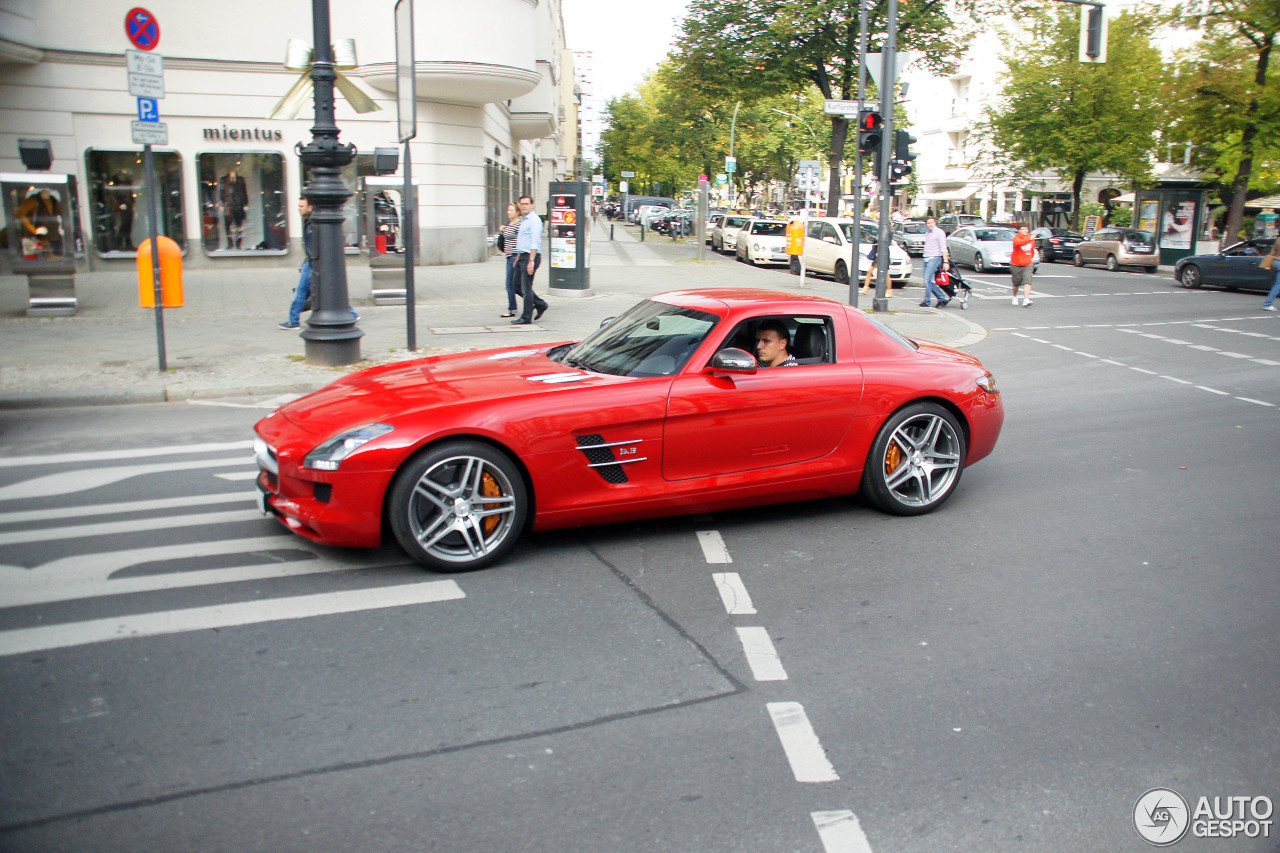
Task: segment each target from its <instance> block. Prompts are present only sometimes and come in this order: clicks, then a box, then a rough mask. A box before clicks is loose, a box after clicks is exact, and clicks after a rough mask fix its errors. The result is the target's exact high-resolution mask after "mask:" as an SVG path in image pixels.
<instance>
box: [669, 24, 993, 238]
mask: <svg viewBox="0 0 1280 853" xmlns="http://www.w3.org/2000/svg"><path fill="white" fill-rule="evenodd" d="M987 2H988V0H954V2H951V3H948V4H946V5H945V6H944V4H943V3H941V2H939V0H925V2H903V3H902V4H901V6H900V9H899V22H898V47H899V49H900V50H910V51H914V52H918V53H919V54H921V55H922V57H923V58H922V61H923V62H924V63H925V64H926V65H927V66H928V67H930V68H931V69H933V70H935V71H938V72H944V71H947V70H949V69H950V68H951V67H953V61H954V56H955V54H956V53H957V52H958V51H961V50H962V49H963V46H964V42H965V38H964V35H963V32H962V27H961V25H960V24H959V23H958V18H957V17H956V16H957V15H961V14H964V13H966V12H971V11H973V10H975V9H977V8H978V7H979V6H980V5H981V4H984V3H987ZM858 3H859V0H752V1H751V2H748V3H726V2H724V0H691V2H690V3H689V11H688V15H687V17H686V18H685V21H684V24H683V28H682V33H681V36H680V38H679V42H678V51H677V54H676V56H675V61H676V66H677V67H678V69H679V72H680V73H681V74H683V75H686V76H687V77H688V78H689V79H691V80H696V81H698V85H699V86H700V87H701V89H702V92H703V95H704V97H708V98H712V99H717V100H719V101H720V102H721V103H729V104H732V103H733V102H734V101H737V100H746V101H748V102H754V101H756V100H757V99H759V98H765V97H773V96H779V95H790V94H796V93H800V92H803V91H804V90H805V89H806V88H810V87H812V88H813V89H816V90H817V92H818V93H819V94H821V96H822V98H824V99H840V100H853V99H855V98H857V89H858ZM869 9H870V11H869V19H868V21H869V22H868V45H869V46H868V50H869V51H871V52H875V51H878V50H879V49H880V48H881V46H882V45H883V43H884V34H885V32H886V9H887V4H886V2H885V0H877V2H875V3H874V4H873V5H871V6H870V7H869ZM830 125H831V134H830V146H831V147H830V152H829V155H828V162H829V164H830V167H831V182H830V188H829V192H828V199H829V208H828V210H829V212H830V213H833V214H834V213H835V211H836V207H837V205H838V202H839V187H840V185H839V176H840V165H841V163H842V162H843V160H844V150H845V144H846V141H847V139H848V135H849V121H848V119H846V118H844V117H843V116H831V117H830Z"/></svg>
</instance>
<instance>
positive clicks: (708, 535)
mask: <svg viewBox="0 0 1280 853" xmlns="http://www.w3.org/2000/svg"><path fill="white" fill-rule="evenodd" d="M698 544H699V545H701V546H702V556H703V557H705V558H706V560H707V562H708V563H732V562H733V557H731V556H729V549H728V548H727V547H726V546H725V544H724V539H723V538H722V537H721V536H720V531H718V530H699V531H698Z"/></svg>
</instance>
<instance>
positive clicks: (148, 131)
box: [129, 121, 169, 145]
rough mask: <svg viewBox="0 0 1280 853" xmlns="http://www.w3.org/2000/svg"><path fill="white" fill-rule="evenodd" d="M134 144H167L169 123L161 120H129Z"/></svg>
mask: <svg viewBox="0 0 1280 853" xmlns="http://www.w3.org/2000/svg"><path fill="white" fill-rule="evenodd" d="M129 129H130V130H132V131H133V144H134V145H168V144H169V125H167V124H165V123H164V122H162V121H131V122H129Z"/></svg>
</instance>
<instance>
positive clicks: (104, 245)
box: [84, 148, 187, 258]
mask: <svg viewBox="0 0 1280 853" xmlns="http://www.w3.org/2000/svg"><path fill="white" fill-rule="evenodd" d="M152 157H153V158H154V160H155V172H156V184H157V188H158V192H157V196H156V203H157V206H158V210H159V214H160V223H159V229H158V230H159V232H160V233H161V234H163V235H164V236H166V237H169V238H171V239H172V240H173V241H174V242H176V243H177V244H178V246H180V247H181V248H182V250H183V251H184V252H185V251H186V250H187V231H186V227H185V225H184V223H183V218H182V157H181V156H179V155H178V154H177V153H176V152H173V151H155V152H153V153H152ZM84 163H85V173H86V174H87V175H88V177H89V187H88V190H89V192H88V196H89V226H90V230H91V231H92V232H93V248H94V250H95V251H96V252H97V253H98V254H99V255H101V256H102V257H106V258H110V257H133V256H134V254H135V253H136V252H137V249H138V244H139V243H141V242H142V241H144V240H146V239H147V238H148V237H149V236H150V233H151V229H150V228H149V227H148V225H147V216H148V211H147V195H146V190H145V185H146V176H147V174H146V165H145V163H144V161H143V154H142V152H141V151H101V150H95V149H92V148H90V149H89V150H88V151H87V152H85V155H84Z"/></svg>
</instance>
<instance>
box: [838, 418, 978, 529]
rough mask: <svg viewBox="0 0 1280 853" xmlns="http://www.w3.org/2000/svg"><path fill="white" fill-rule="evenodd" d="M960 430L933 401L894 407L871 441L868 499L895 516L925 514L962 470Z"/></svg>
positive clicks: (866, 480) (864, 486) (865, 491)
mask: <svg viewBox="0 0 1280 853" xmlns="http://www.w3.org/2000/svg"><path fill="white" fill-rule="evenodd" d="M964 458H965V443H964V433H963V431H961V429H960V424H959V422H958V421H957V420H956V418H955V416H954V415H952V414H951V413H950V412H948V411H947V410H946V409H944V408H942V407H941V406H939V405H937V404H936V403H913V404H912V405H910V406H907V407H906V408H904V409H901V410H899V411H898V412H895V413H894V414H893V416H892V417H890V418H889V420H887V421H885V423H884V426H882V427H880V432H879V433H877V434H876V440H875V442H874V443H872V445H871V452H870V454H868V456H867V467H866V470H864V471H863V473H862V491H863V494H864V495H865V497H866V498H867V500H869V501H870V502H871V503H872V504H874V505H875V506H877V507H879V508H880V509H881V510H883V511H885V512H888V513H892V514H894V515H923V514H924V513H927V512H930V511H932V510H934V509H937V508H938V507H939V506H941V505H942V504H943V502H944V501H946V500H947V498H949V497H950V496H951V493H952V492H953V491H955V488H956V484H957V483H959V482H960V474H961V472H962V471H963V470H964Z"/></svg>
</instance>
